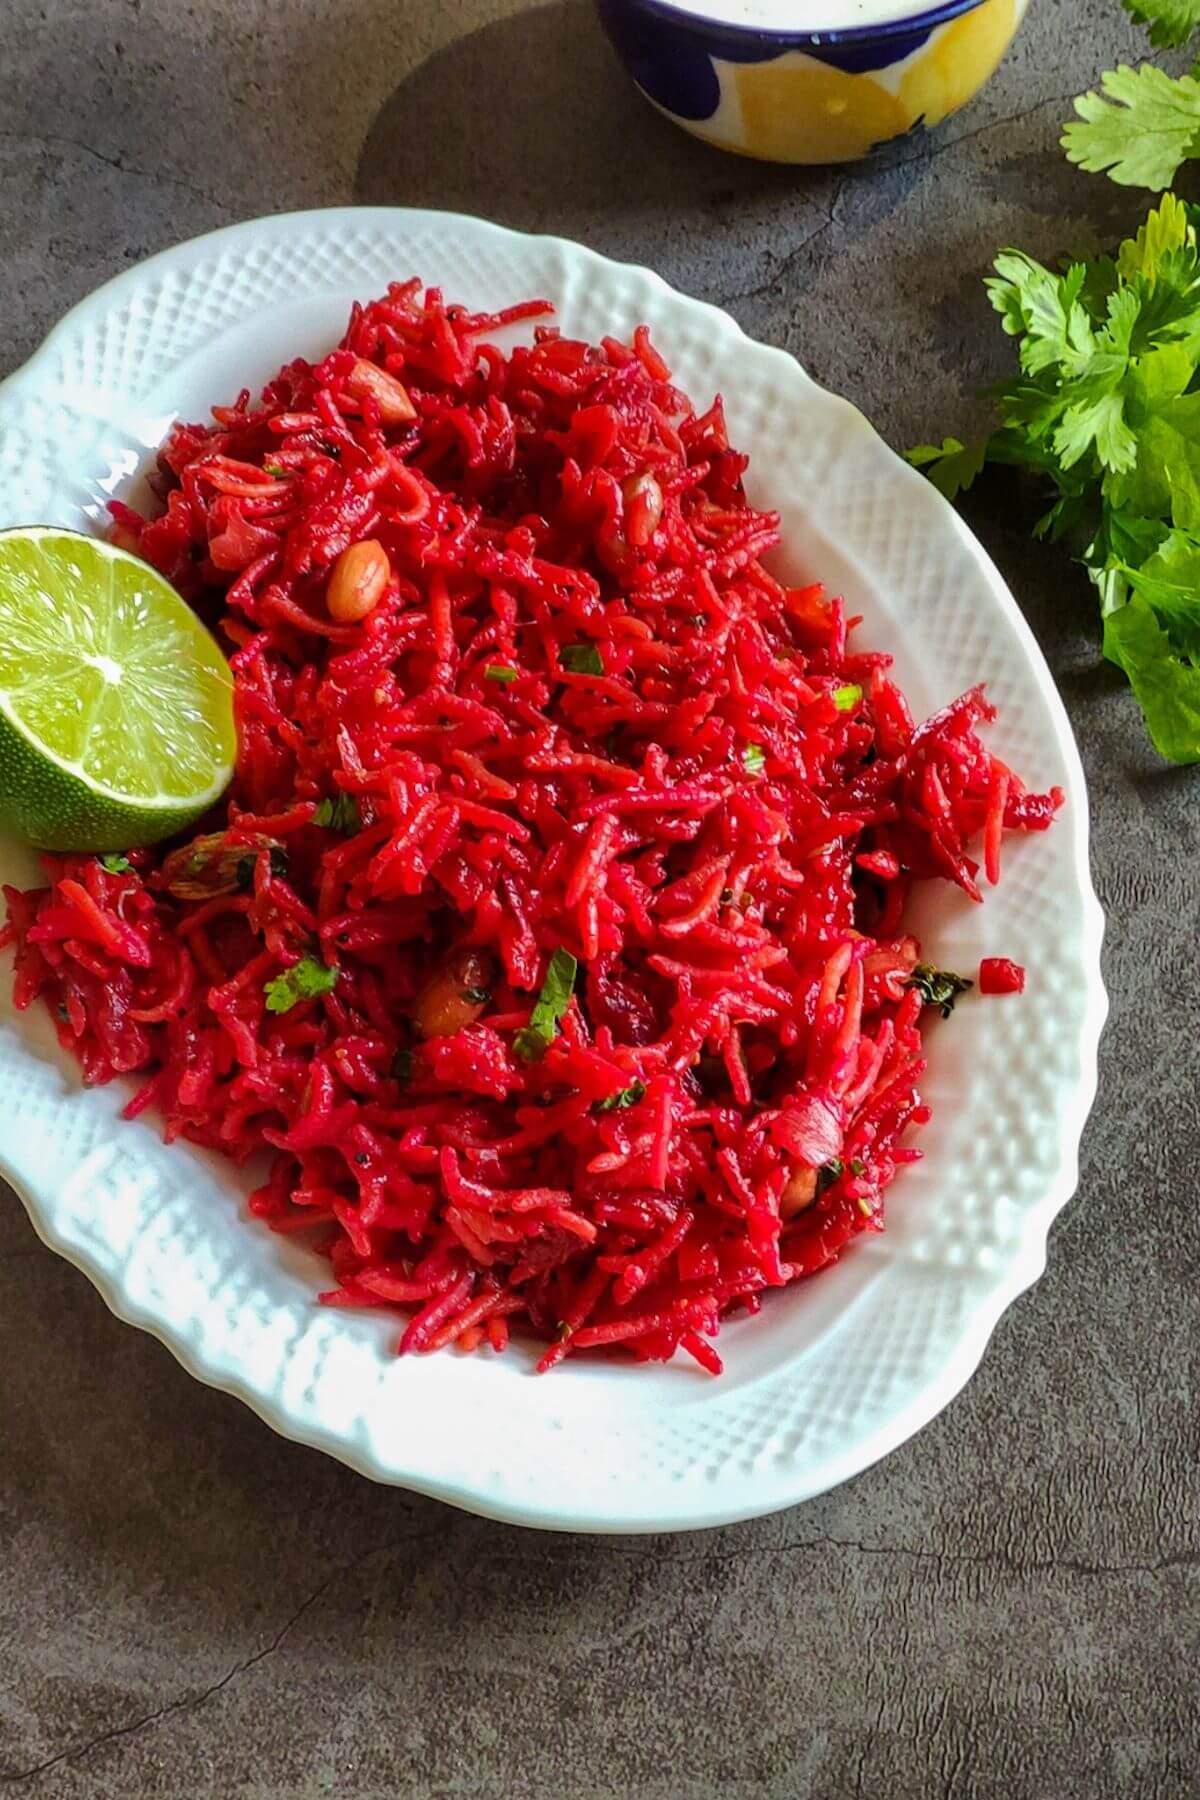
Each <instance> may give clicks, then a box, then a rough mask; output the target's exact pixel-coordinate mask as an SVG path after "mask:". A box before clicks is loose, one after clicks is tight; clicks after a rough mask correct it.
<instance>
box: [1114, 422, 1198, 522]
mask: <svg viewBox="0 0 1200 1800" xmlns="http://www.w3.org/2000/svg"><path fill="white" fill-rule="evenodd" d="M1136 443H1137V450H1136V455H1135V457H1134V462H1133V466H1132V467H1131V469H1129V470H1128V471H1124V472H1123V474H1124V478H1123V479H1121V480H1119V481H1108V482H1106V483H1105V489H1104V493H1105V498H1106V499H1107V500H1109V501H1111V503H1112V504H1113V505H1114V506H1118V507H1123V508H1125V509H1127V510H1129V511H1131V512H1134V513H1139V514H1141V515H1142V516H1143V517H1144V518H1155V517H1165V518H1168V519H1170V521H1171V523H1172V524H1174V525H1179V526H1183V527H1184V528H1185V529H1188V528H1191V527H1194V526H1200V394H1185V395H1182V396H1181V397H1180V398H1179V399H1177V400H1170V401H1167V402H1166V403H1165V404H1164V405H1162V406H1160V407H1159V408H1158V410H1157V412H1155V413H1153V414H1151V415H1150V416H1149V417H1147V418H1146V419H1145V421H1144V422H1143V424H1142V426H1141V428H1140V430H1139V431H1138V434H1137V440H1136Z"/></svg>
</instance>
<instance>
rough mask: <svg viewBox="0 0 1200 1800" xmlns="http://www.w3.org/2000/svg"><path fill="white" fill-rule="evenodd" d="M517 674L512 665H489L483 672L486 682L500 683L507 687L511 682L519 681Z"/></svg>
mask: <svg viewBox="0 0 1200 1800" xmlns="http://www.w3.org/2000/svg"><path fill="white" fill-rule="evenodd" d="M517 674H518V671H517V670H516V669H514V668H513V666H512V664H511V663H488V665H487V667H486V668H485V669H484V671H483V679H484V680H485V681H499V682H502V683H503V684H504V686H505V687H507V686H508V684H509V682H510V681H515V680H516V679H517Z"/></svg>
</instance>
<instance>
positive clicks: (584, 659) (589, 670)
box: [558, 644, 604, 675]
mask: <svg viewBox="0 0 1200 1800" xmlns="http://www.w3.org/2000/svg"><path fill="white" fill-rule="evenodd" d="M558 660H559V662H560V663H561V664H562V666H563V668H564V669H570V671H571V673H572V674H573V675H603V673H604V659H603V658H602V656H601V655H600V652H599V650H598V649H597V648H596V646H595V644H564V645H563V647H562V649H561V650H560V651H559V653H558Z"/></svg>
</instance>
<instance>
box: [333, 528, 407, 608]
mask: <svg viewBox="0 0 1200 1800" xmlns="http://www.w3.org/2000/svg"><path fill="white" fill-rule="evenodd" d="M391 579H392V565H391V563H390V562H389V561H388V555H387V551H386V550H385V549H384V547H383V545H382V544H381V543H379V542H378V541H377V540H376V539H375V538H364V539H363V541H362V543H361V544H351V545H350V546H349V548H348V549H346V550H343V551H342V554H341V555H340V556H339V557H338V559H337V561H336V562H335V563H334V565H333V573H332V575H331V576H330V577H329V587H328V589H327V590H326V594H325V606H326V609H327V611H328V613H329V616H330V618H331V619H336V620H337V622H338V624H339V625H353V624H354V623H355V622H356V621H357V620H359V619H365V618H366V616H367V614H368V613H369V612H374V610H375V608H376V607H377V606H378V604H379V602H380V601H381V600H382V599H383V596H384V592H385V590H386V588H387V584H388V582H389V581H390V580H391Z"/></svg>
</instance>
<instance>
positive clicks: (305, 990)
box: [263, 956, 338, 1013]
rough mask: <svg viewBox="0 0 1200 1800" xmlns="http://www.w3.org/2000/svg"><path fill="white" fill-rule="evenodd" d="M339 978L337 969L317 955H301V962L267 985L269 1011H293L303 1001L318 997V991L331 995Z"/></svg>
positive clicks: (265, 988) (275, 977) (264, 989)
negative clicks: (319, 959)
mask: <svg viewBox="0 0 1200 1800" xmlns="http://www.w3.org/2000/svg"><path fill="white" fill-rule="evenodd" d="M337 978H338V972H337V970H336V968H332V969H331V968H328V967H327V966H326V964H325V963H323V962H319V961H318V960H317V958H316V957H315V956H302V957H301V958H300V961H299V962H298V963H293V965H292V967H291V968H290V969H285V970H284V971H283V973H282V975H276V976H274V977H273V978H272V979H271V980H270V981H268V982H267V983H266V984H265V986H264V988H263V992H264V993H265V994H266V996H267V1011H268V1012H273V1013H285V1012H290V1011H291V1009H292V1007H293V1006H296V1005H298V1004H299V1002H300V1001H301V1000H315V999H316V997H317V995H318V994H328V993H329V992H330V990H331V989H332V988H333V987H334V985H335V984H336V982H337Z"/></svg>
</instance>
